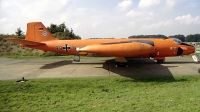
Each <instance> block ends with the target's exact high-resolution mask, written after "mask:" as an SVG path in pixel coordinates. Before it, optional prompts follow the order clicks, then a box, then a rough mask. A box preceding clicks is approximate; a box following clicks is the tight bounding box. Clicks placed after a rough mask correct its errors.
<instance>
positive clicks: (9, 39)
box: [5, 38, 46, 46]
mask: <svg viewBox="0 0 200 112" xmlns="http://www.w3.org/2000/svg"><path fill="white" fill-rule="evenodd" d="M5 40H8V41H11V42H14V43H18V44H23V45H31V46H35V45H46V44H45V43H40V42H34V41H29V40H24V39H19V38H5Z"/></svg>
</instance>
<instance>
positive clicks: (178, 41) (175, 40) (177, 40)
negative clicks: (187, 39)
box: [172, 38, 183, 44]
mask: <svg viewBox="0 0 200 112" xmlns="http://www.w3.org/2000/svg"><path fill="white" fill-rule="evenodd" d="M172 40H174V42H175V43H177V44H181V43H183V42H182V41H181V40H179V39H177V38H172Z"/></svg>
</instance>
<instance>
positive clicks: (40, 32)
mask: <svg viewBox="0 0 200 112" xmlns="http://www.w3.org/2000/svg"><path fill="white" fill-rule="evenodd" d="M6 40H8V41H11V42H15V43H19V44H20V45H21V46H22V47H28V48H33V49H39V50H43V51H52V52H58V53H63V54H68V55H75V56H78V57H79V60H78V61H80V56H87V55H88V54H100V55H105V56H114V57H116V59H115V62H116V65H117V66H126V65H127V63H128V62H127V59H126V58H153V59H154V60H157V62H158V63H163V62H164V60H165V57H168V56H181V55H189V54H192V53H194V52H195V47H193V46H192V45H188V44H186V43H183V42H181V41H180V40H179V39H176V38H169V39H158V38H143V39H140V38H138V39H128V38H127V39H89V40H57V39H56V38H54V37H53V36H52V34H51V33H50V32H49V31H48V29H46V27H45V26H44V25H43V24H42V23H41V22H31V23H28V24H27V31H26V37H25V39H18V38H6Z"/></svg>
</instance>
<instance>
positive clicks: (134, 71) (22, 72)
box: [0, 57, 200, 80]
mask: <svg viewBox="0 0 200 112" xmlns="http://www.w3.org/2000/svg"><path fill="white" fill-rule="evenodd" d="M128 62H129V64H128V67H115V62H114V58H112V57H97V58H95V57H91V58H83V59H81V61H80V62H74V61H73V59H43V58H33V59H26V58H25V59H15V58H5V57H0V80H18V79H21V78H22V77H24V78H25V79H35V78H61V77H62V78H72V77H112V76H123V77H134V76H136V77H137V76H144V77H146V76H171V77H173V76H180V75H181V76H182V75H200V73H199V69H200V63H199V62H198V63H196V62H194V61H193V60H192V58H191V57H169V58H166V61H165V63H164V64H157V63H156V62H155V61H154V60H152V59H142V58H139V59H128Z"/></svg>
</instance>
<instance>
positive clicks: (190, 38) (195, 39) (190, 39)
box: [128, 34, 200, 42]
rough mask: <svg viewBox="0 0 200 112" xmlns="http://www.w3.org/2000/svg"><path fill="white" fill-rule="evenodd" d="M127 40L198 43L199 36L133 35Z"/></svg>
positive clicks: (199, 40)
mask: <svg viewBox="0 0 200 112" xmlns="http://www.w3.org/2000/svg"><path fill="white" fill-rule="evenodd" d="M128 38H164V39H166V38H178V39H180V40H181V41H183V42H200V34H190V35H187V36H184V35H181V34H179V35H172V36H169V37H167V36H165V35H133V36H129V37H128Z"/></svg>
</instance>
